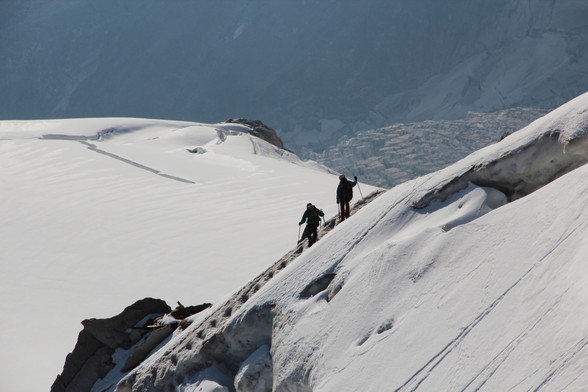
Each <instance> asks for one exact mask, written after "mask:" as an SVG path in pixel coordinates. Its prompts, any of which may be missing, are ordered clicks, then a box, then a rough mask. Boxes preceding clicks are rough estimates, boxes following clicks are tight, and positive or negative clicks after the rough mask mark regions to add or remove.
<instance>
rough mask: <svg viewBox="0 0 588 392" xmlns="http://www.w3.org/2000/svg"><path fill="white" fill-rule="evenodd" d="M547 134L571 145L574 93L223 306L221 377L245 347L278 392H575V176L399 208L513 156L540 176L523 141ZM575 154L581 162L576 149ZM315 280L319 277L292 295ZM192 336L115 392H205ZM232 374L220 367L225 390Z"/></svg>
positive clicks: (586, 126)
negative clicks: (513, 193)
mask: <svg viewBox="0 0 588 392" xmlns="http://www.w3.org/2000/svg"><path fill="white" fill-rule="evenodd" d="M554 134H555V135H558V136H559V140H558V143H559V151H560V153H562V154H564V153H565V149H566V148H568V147H572V146H573V145H575V146H582V143H581V141H582V140H585V139H586V138H587V137H588V94H585V95H583V96H580V97H578V98H577V99H575V100H573V101H571V102H569V103H568V104H566V105H564V106H563V107H561V108H559V109H558V110H556V111H554V112H552V113H551V114H549V115H547V116H545V117H544V118H542V119H540V120H537V121H536V122H534V123H532V124H530V125H529V126H528V127H526V128H524V129H523V130H521V131H519V132H518V133H516V134H514V135H513V136H511V137H508V138H506V139H504V140H503V141H502V142H500V143H498V144H496V145H493V146H489V147H487V148H485V149H483V150H480V151H478V152H476V153H474V154H472V155H471V156H469V157H467V158H465V159H464V160H462V161H460V162H458V163H456V164H455V165H453V166H451V167H448V168H447V169H445V170H442V171H439V172H436V173H433V174H431V175H428V176H425V177H421V178H418V179H415V180H413V181H410V182H407V183H404V184H402V185H399V186H397V187H395V188H393V189H391V190H389V191H388V192H386V193H385V194H384V195H382V196H380V197H379V198H377V199H376V200H375V201H373V202H372V203H370V204H369V205H367V206H366V207H364V208H363V209H361V210H360V211H359V212H357V213H356V214H355V215H353V216H352V217H351V219H349V220H347V221H345V222H343V223H341V224H339V225H338V226H336V227H335V229H334V230H333V231H331V232H330V233H329V234H328V235H327V236H325V238H324V239H323V240H321V241H319V242H318V243H317V244H316V245H315V246H313V247H312V248H310V249H309V250H305V251H304V252H303V253H302V254H301V255H300V256H299V257H298V258H297V259H295V260H294V261H293V262H291V263H290V264H289V265H288V266H287V267H286V268H284V269H283V271H281V272H280V273H279V274H277V275H275V276H274V277H273V278H271V279H270V280H269V281H268V282H267V283H266V284H265V285H264V286H263V287H261V289H260V290H259V291H257V292H256V293H255V294H254V295H253V296H252V297H251V298H249V299H248V300H247V301H246V302H245V303H244V304H243V305H241V304H240V303H237V301H235V302H233V303H231V302H230V301H229V303H227V304H226V306H227V308H230V309H233V312H232V314H231V315H230V317H228V318H227V319H226V320H224V321H222V322H223V325H222V326H221V327H219V330H218V332H214V331H213V330H211V327H209V326H207V328H209V330H206V329H201V331H204V332H205V335H206V333H208V332H210V333H211V334H212V333H216V334H217V335H218V336H219V338H217V339H212V340H209V341H210V342H214V341H222V342H224V345H223V346H222V347H223V348H222V350H224V352H225V353H224V354H223V355H224V356H225V362H224V363H225V364H228V365H227V368H228V369H229V370H230V365H231V361H233V362H234V361H235V360H236V358H239V360H240V361H242V365H241V368H244V367H247V366H250V364H251V363H252V362H253V363H256V360H255V359H254V358H257V357H258V356H259V355H260V354H259V353H260V352H259V351H257V350H262V352H263V350H264V349H263V347H264V346H266V345H267V347H270V350H269V353H270V355H271V361H272V363H271V364H267V363H264V366H263V368H265V369H273V380H272V383H273V390H274V391H278V392H294V391H298V392H300V391H302V392H309V391H313V392H325V391H395V392H407V391H418V392H424V391H430V392H442V391H447V392H449V391H451V392H455V391H462V392H466V391H467V392H473V391H492V392H496V391H542V392H547V391H550V392H562V391H566V392H572V391H574V392H585V391H587V390H588V387H587V386H588V371H586V369H588V263H587V260H588V239H587V238H588V207H587V206H588V180H587V178H588V167H586V166H580V167H578V168H575V169H574V170H572V171H570V172H569V173H567V174H565V175H563V176H561V177H559V178H558V179H556V180H555V181H552V182H550V183H549V184H547V185H545V186H543V187H540V188H539V189H537V190H535V191H534V192H533V193H531V194H530V195H527V196H525V197H521V198H518V199H517V200H514V201H512V202H510V203H506V196H504V195H501V194H500V192H499V191H498V190H496V189H492V188H486V187H480V186H475V185H473V184H470V186H468V187H467V188H465V189H461V190H459V191H458V192H455V193H453V194H451V195H450V196H449V197H447V198H446V199H444V200H438V199H434V200H432V201H431V202H430V203H429V204H428V205H427V206H426V207H425V208H422V209H415V208H413V207H414V206H415V205H417V204H419V201H420V200H421V198H422V197H423V195H425V194H429V193H431V192H432V191H434V190H436V189H441V188H442V187H444V186H445V184H447V183H449V182H450V181H452V179H454V178H456V176H460V175H462V174H463V173H466V172H468V171H469V170H470V169H471V168H473V167H482V168H483V167H484V166H486V165H489V164H490V163H491V162H494V161H495V160H497V159H498V160H499V161H500V160H501V159H504V157H506V156H508V155H512V154H516V153H517V152H518V151H521V150H523V149H524V147H525V146H529V145H531V146H533V145H534V146H535V147H533V148H535V150H534V151H533V153H532V154H523V155H519V162H518V165H519V166H525V164H528V165H532V166H534V170H535V171H536V172H544V171H548V168H549V166H550V165H551V159H552V157H553V152H552V151H547V152H545V151H543V150H542V148H544V147H545V144H541V143H537V141H538V140H540V139H542V138H544V137H546V136H548V135H554ZM574 154H576V155H577V156H580V155H582V156H583V162H586V161H587V159H588V148H585V145H584V149H583V150H582V151H580V150H578V148H576V149H575V152H574ZM537 157H539V158H537ZM508 162H510V161H508ZM508 165H510V163H508ZM512 176H516V172H515V171H514V170H513V173H512ZM325 276H331V278H332V280H326V283H324V287H319V288H318V289H316V290H313V291H312V293H311V294H313V295H303V293H304V292H305V291H306V293H308V290H307V288H308V287H309V286H310V285H311V284H312V283H315V287H317V285H318V286H320V284H318V283H317V282H318V281H319V278H321V277H325ZM217 314H218V313H217ZM208 321H211V320H208ZM212 321H215V323H216V322H220V320H212ZM205 322H207V321H205ZM209 325H210V323H209ZM196 331H198V326H194V325H193V326H192V327H191V328H190V329H188V330H187V331H186V332H184V333H182V334H179V335H177V336H176V337H175V338H174V339H173V340H172V341H171V342H169V343H168V345H167V346H165V347H164V348H162V349H161V350H160V351H159V352H158V353H157V354H155V355H154V356H153V357H152V358H150V359H149V360H148V361H147V363H145V364H144V365H142V366H141V367H139V368H138V369H136V370H135V371H134V372H133V373H131V375H130V376H129V377H128V378H127V379H126V380H123V382H121V384H119V388H118V389H117V391H125V392H126V391H130V390H133V391H142V392H145V391H155V390H162V389H161V388H164V387H165V388H171V387H172V386H173V385H174V382H176V381H174V380H184V381H183V382H179V384H178V385H176V387H177V388H178V390H183V389H182V388H184V389H186V388H188V386H191V387H193V388H196V386H199V389H198V390H199V391H212V390H214V389H212V387H211V388H207V386H206V385H205V382H203V381H202V380H206V377H205V376H203V375H204V374H206V373H207V372H208V373H210V372H211V369H210V368H207V369H205V370H203V371H202V372H200V373H194V372H195V370H194V369H195V367H196V366H197V365H196V364H198V363H200V362H199V359H198V358H199V356H200V357H202V356H203V357H204V359H206V355H213V354H207V353H215V354H214V355H217V356H216V357H215V361H219V357H218V355H220V354H219V352H220V351H219V352H216V351H215V350H214V343H210V344H208V346H207V349H206V352H203V353H199V352H197V349H196V347H198V344H200V343H199V342H200V341H201V338H199V337H196V336H195V333H196ZM263 331H265V332H263ZM263 333H264V334H265V336H260V334H263ZM191 334H192V335H191ZM202 344H204V343H202ZM219 345H220V343H219ZM219 347H221V346H219ZM247 347H248V348H249V352H248V353H244V352H243V349H244V348H247ZM219 350H221V349H220V348H219ZM247 355H250V357H247ZM170 358H174V362H173V364H172V363H171V362H172V361H170ZM262 358H263V361H265V362H267V359H268V357H267V355H263V356H262ZM201 362H203V363H206V361H205V360H204V361H201ZM217 365H218V363H216V362H215V366H217ZM238 369H239V366H234V363H233V369H232V370H231V371H233V372H234V373H233V376H235V375H237V374H239V377H237V379H236V380H235V381H238V380H241V379H242V378H241V372H239V373H237V371H238ZM226 372H227V370H225V375H226ZM186 380H187V381H186ZM189 380H199V381H197V382H193V383H191V381H189ZM218 380H219V377H218V374H216V376H215V377H214V379H211V380H210V382H211V383H212V384H210V385H213V387H214V388H220V387H219V384H218V383H217V381H218ZM252 380H253V379H252ZM212 381H215V382H214V383H213V382H212ZM262 381H263V383H267V382H268V380H267V376H265V377H263V378H262ZM222 387H225V388H226V390H230V391H232V390H235V386H234V385H226V384H223V385H222ZM186 390H187V389H186ZM217 390H218V389H217ZM236 390H237V391H240V390H241V389H239V388H237V389H236ZM242 390H248V391H249V390H256V389H255V386H252V385H248V386H247V388H246V389H242ZM262 390H263V389H262ZM266 390H269V389H266Z"/></svg>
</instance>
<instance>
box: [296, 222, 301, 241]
mask: <svg viewBox="0 0 588 392" xmlns="http://www.w3.org/2000/svg"><path fill="white" fill-rule="evenodd" d="M297 238H298V239H297V240H296V245H298V244H299V243H300V225H298V237H297Z"/></svg>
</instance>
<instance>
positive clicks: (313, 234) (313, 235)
mask: <svg viewBox="0 0 588 392" xmlns="http://www.w3.org/2000/svg"><path fill="white" fill-rule="evenodd" d="M321 216H325V214H324V212H322V211H321V210H319V209H318V208H316V206H314V205H313V204H312V203H308V204H307V205H306V211H304V214H303V215H302V219H301V220H300V223H298V225H299V226H300V225H302V224H303V223H304V222H306V221H308V223H306V227H305V228H304V232H303V233H302V238H300V240H299V241H298V242H299V243H300V242H301V241H302V240H304V239H305V238H308V247H309V248H310V247H311V246H312V244H314V243H315V242H316V240H317V239H318V238H317V237H318V233H317V229H318V227H319V225H320V223H321Z"/></svg>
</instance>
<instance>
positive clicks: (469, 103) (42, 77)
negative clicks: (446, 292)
mask: <svg viewBox="0 0 588 392" xmlns="http://www.w3.org/2000/svg"><path fill="white" fill-rule="evenodd" d="M586 20H588V3H586V2H585V1H583V0H568V1H565V2H554V1H549V0H538V1H533V2H528V1H524V0H496V1H492V2H488V1H485V0H453V1H451V2H439V1H436V0H416V1H415V0H385V1H384V0H370V1H367V2H366V1H364V2H355V1H346V2H341V1H328V0H297V1H288V2H267V1H259V0H252V1H246V2H244V1H237V0H227V1H214V2H213V1H207V0H200V1H190V2H187V1H173V2H169V1H163V0H141V1H125V2H121V1H117V0H102V1H100V2H96V1H90V0H76V1H69V0H68V1H65V0H56V1H52V2H40V1H14V0H7V1H3V2H2V4H0V59H2V60H1V61H0V74H1V75H2V78H0V90H1V91H2V92H3V94H2V95H1V96H0V119H32V118H63V117H95V116H125V117H149V118H167V119H178V120H195V121H203V122H217V121H223V120H226V119H227V118H234V117H247V118H254V119H260V120H263V121H264V122H265V123H267V124H269V125H271V126H272V127H274V128H276V129H277V130H278V131H279V132H280V135H281V136H282V138H283V139H284V141H285V143H286V145H287V146H288V147H290V148H293V149H297V148H299V147H300V146H303V145H307V144H310V145H312V146H313V147H314V148H315V149H318V150H320V149H322V148H323V147H324V146H326V145H329V144H332V143H333V142H334V141H335V140H337V139H338V138H339V136H340V135H341V134H342V133H345V134H352V133H354V132H355V131H357V130H365V129H371V128H377V127H383V126H387V125H390V124H393V123H397V122H407V121H421V120H428V119H455V118H460V117H462V116H464V115H465V114H466V113H467V112H468V111H476V112H492V111H496V110H501V109H505V108H510V107H514V106H520V107H541V108H552V107H555V106H557V105H559V104H561V103H563V102H565V101H567V100H569V99H571V98H573V97H574V96H577V95H579V94H580V93H582V92H584V91H586V90H588V77H587V76H588V48H587V45H588V44H587V42H588V24H586V23H585V21H586ZM162 97H164V98H163V99H162Z"/></svg>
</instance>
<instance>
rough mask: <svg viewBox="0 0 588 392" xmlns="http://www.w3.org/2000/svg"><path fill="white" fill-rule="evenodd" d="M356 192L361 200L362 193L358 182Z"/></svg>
mask: <svg viewBox="0 0 588 392" xmlns="http://www.w3.org/2000/svg"><path fill="white" fill-rule="evenodd" d="M357 190H358V191H359V195H360V196H361V198H362V199H363V193H361V188H360V186H359V182H358V183H357Z"/></svg>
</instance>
